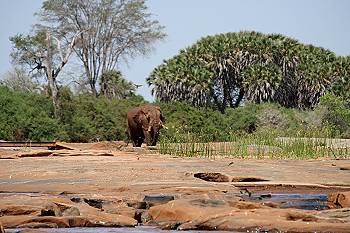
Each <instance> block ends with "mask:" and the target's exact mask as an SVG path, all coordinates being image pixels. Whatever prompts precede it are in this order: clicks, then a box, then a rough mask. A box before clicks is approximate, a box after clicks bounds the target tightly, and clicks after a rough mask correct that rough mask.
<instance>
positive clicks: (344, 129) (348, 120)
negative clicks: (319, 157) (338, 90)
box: [318, 93, 350, 138]
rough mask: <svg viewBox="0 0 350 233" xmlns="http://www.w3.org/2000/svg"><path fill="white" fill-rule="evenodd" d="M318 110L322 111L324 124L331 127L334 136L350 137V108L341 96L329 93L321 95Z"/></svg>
mask: <svg viewBox="0 0 350 233" xmlns="http://www.w3.org/2000/svg"><path fill="white" fill-rule="evenodd" d="M318 110H319V111H320V112H322V124H323V126H324V127H327V128H329V129H330V132H331V136H332V137H337V136H340V137H344V138H350V108H349V107H348V106H347V102H346V101H345V100H343V99H342V98H341V97H338V96H335V95H334V94H332V93H327V94H326V95H324V96H322V97H321V100H320V104H319V106H318Z"/></svg>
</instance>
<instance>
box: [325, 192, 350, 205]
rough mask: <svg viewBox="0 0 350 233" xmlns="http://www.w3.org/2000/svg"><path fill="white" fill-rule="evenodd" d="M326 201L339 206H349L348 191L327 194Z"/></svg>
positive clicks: (349, 196)
mask: <svg viewBox="0 0 350 233" xmlns="http://www.w3.org/2000/svg"><path fill="white" fill-rule="evenodd" d="M328 202H329V203H330V204H331V205H335V206H338V207H341V208H346V207H350V191H349V192H336V193H332V194H330V195H329V196H328Z"/></svg>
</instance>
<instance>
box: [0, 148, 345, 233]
mask: <svg viewBox="0 0 350 233" xmlns="http://www.w3.org/2000/svg"><path fill="white" fill-rule="evenodd" d="M68 149H69V150H68ZM0 165H1V170H0V223H1V225H2V226H3V227H4V229H5V230H4V231H6V232H8V231H10V232H29V229H31V231H30V232H35V231H36V232H53V231H52V230H49V229H48V228H50V229H53V228H71V227H83V229H85V230H88V229H91V231H84V232H96V227H110V228H112V227H135V226H140V225H141V226H147V227H150V226H152V227H157V229H167V230H174V229H176V230H217V231H219V230H230V231H245V232H246V231H254V232H266V231H271V232H277V231H285V232H288V231H289V232H309V231H317V232H349V229H350V160H333V159H328V158H325V159H318V160H303V161H299V160H253V159H244V160H243V159H230V158H224V159H221V158H181V157H172V156H166V155H159V154H157V153H156V151H149V150H147V149H144V148H141V149H137V150H135V149H132V148H130V147H125V146H123V145H121V144H118V143H114V144H113V143H96V144H69V145H68V144H67V148H66V149H65V150H57V151H48V150H44V149H40V150H37V149H35V150H34V149H31V148H29V149H28V148H26V149H25V150H23V149H16V148H9V149H6V150H5V149H1V150H0ZM16 229H18V230H16ZM34 229H36V230H34ZM75 229H82V228H75ZM125 229H130V228H125ZM135 229H136V228H135ZM147 229H150V228H147ZM152 229H154V228H152ZM58 232H59V231H58ZM67 232H69V231H67ZM105 232H108V231H105Z"/></svg>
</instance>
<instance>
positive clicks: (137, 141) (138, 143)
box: [135, 136, 145, 147]
mask: <svg viewBox="0 0 350 233" xmlns="http://www.w3.org/2000/svg"><path fill="white" fill-rule="evenodd" d="M144 139H145V138H144V137H142V136H139V137H137V139H136V143H135V144H136V145H135V146H136V147H141V145H142V143H143V141H144Z"/></svg>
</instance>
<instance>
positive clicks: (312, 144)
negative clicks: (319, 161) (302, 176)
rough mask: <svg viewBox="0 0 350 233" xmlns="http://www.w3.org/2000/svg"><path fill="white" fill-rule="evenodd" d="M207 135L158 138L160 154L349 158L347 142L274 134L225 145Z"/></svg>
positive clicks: (236, 136) (237, 136)
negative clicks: (211, 139)
mask: <svg viewBox="0 0 350 233" xmlns="http://www.w3.org/2000/svg"><path fill="white" fill-rule="evenodd" d="M210 138H211V137H210V135H200V136H198V134H191V133H187V134H173V135H172V136H171V137H161V139H160V142H159V146H158V147H159V152H160V153H161V154H171V155H175V156H186V157H193V156H198V157H208V158H213V157H230V158H255V159H316V158H323V157H328V158H330V157H331V158H350V140H349V139H332V138H329V137H315V136H314V135H313V137H310V135H302V134H299V135H297V136H296V137H280V136H279V135H277V134H275V133H273V132H260V133H253V134H232V135H229V137H228V140H227V141H225V142H210V141H208V140H209V139H210Z"/></svg>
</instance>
